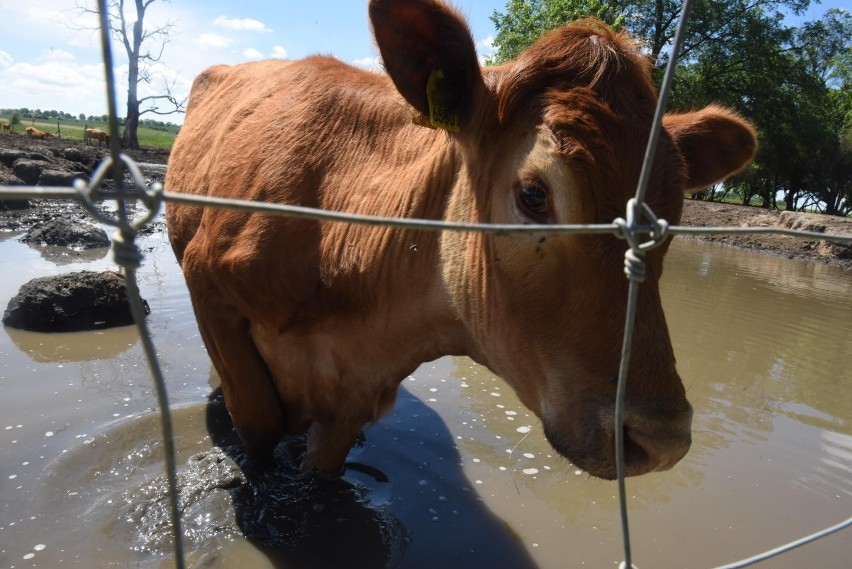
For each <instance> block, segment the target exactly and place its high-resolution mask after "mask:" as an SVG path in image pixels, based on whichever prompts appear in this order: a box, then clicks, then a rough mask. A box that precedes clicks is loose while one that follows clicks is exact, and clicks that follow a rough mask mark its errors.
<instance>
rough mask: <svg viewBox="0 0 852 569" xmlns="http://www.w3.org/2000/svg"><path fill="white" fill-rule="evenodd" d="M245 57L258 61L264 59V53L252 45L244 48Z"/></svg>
mask: <svg viewBox="0 0 852 569" xmlns="http://www.w3.org/2000/svg"><path fill="white" fill-rule="evenodd" d="M243 57H245V58H246V59H249V60H253V61H256V60H258V59H263V54H262V53H260V52H259V51H258V50H256V49H254V48H253V47H250V48H248V49H245V50H243Z"/></svg>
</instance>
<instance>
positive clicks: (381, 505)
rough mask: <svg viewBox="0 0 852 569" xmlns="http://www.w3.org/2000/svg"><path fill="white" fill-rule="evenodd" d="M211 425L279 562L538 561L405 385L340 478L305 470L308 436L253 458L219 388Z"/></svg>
mask: <svg viewBox="0 0 852 569" xmlns="http://www.w3.org/2000/svg"><path fill="white" fill-rule="evenodd" d="M207 425H208V430H209V432H210V435H211V438H212V442H213V444H214V445H216V446H217V447H219V448H220V449H222V450H223V451H224V453H225V454H226V455H227V456H228V457H229V458H230V459H231V460H233V461H234V462H236V464H238V465H239V467H240V469H241V470H242V474H243V476H244V478H243V480H242V482H241V483H238V484H235V485H234V486H233V487H232V488H231V489H230V495H231V499H232V501H233V507H234V511H235V522H236V524H237V525H238V526H239V529H240V531H241V533H242V534H243V535H244V536H245V537H246V538H247V539H248V540H249V541H251V542H252V543H253V544H254V545H255V546H256V547H258V548H259V549H260V550H261V551H263V552H264V553H265V555H266V556H267V557H268V558H269V559H270V561H271V562H272V563H273V565H274V566H275V567H282V568H284V567H286V568H288V569H290V568H306V569H307V568H311V569H314V568H338V567H364V568H379V567H400V568H403V567H404V568H420V567H423V568H426V567H469V568H475V567H507V568H527V567H535V564H534V563H533V561H532V559H531V557H530V556H529V554H528V553H527V551H526V550H525V549H524V547H523V546H522V544H521V543H520V542H519V541H518V539H517V537H516V536H515V535H514V534H513V533H512V531H511V530H510V529H509V528H508V527H507V526H506V525H505V524H504V523H503V522H502V521H501V520H499V519H498V518H497V517H496V516H494V514H492V513H491V512H490V511H489V510H488V509H487V508H486V507H485V505H484V504H483V503H482V502H481V500H480V499H479V498H478V496H477V495H476V493H475V492H473V491H472V489H471V486H470V483H469V481H468V480H467V479H466V478H465V475H464V473H463V472H462V470H461V467H460V457H459V455H458V452H457V450H456V449H455V446H454V444H453V439H452V436H451V434H450V432H449V430H448V429H447V427H446V425H445V424H444V423H443V421H442V420H441V419H440V417H439V416H438V415H437V414H436V413H435V412H434V411H432V410H431V409H430V408H429V407H427V406H426V405H424V404H423V403H422V402H421V401H420V400H419V399H417V398H416V397H414V396H413V395H411V394H410V393H408V392H407V391H405V390H403V389H400V392H399V398H398V401H397V404H396V407H395V409H394V411H393V413H392V414H390V415H389V416H387V417H385V418H384V419H383V420H382V421H380V422H379V423H377V424H375V425H372V426H370V427H368V428H367V429H365V431H364V433H363V438H362V440H361V441H360V443H359V444H358V446H357V447H356V448H355V449H354V450H353V451H352V452H351V453H350V455H349V460H348V461H347V464H346V469H345V473H344V475H343V476H342V477H340V478H327V477H323V476H319V475H316V474H313V475H304V474H301V473H300V472H299V471H298V464H299V462H300V458H301V456H302V454H303V453H304V450H305V441H304V437H299V438H294V439H290V440H286V441H284V442H282V443H281V444H279V446H278V447H277V449H276V451H275V457H274V459H273V464H272V465H271V466H270V467H268V468H266V469H264V470H262V471H260V470H257V469H255V468H253V467H252V466H251V464H250V463H249V462H248V461H247V460H246V457H245V454H244V451H243V447H242V445H241V444H240V442H239V439H238V437H237V435H236V433H235V431H234V429H233V426H232V424H231V421H230V418H229V417H228V414H227V411H226V410H225V406H224V403H223V400H222V397H221V394H220V390H217V391H216V392H214V394H213V396H211V398H210V402H209V404H208V407H207Z"/></svg>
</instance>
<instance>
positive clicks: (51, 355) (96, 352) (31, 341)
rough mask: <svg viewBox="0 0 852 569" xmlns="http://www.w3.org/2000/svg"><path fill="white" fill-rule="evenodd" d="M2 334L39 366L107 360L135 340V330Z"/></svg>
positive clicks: (16, 331)
mask: <svg viewBox="0 0 852 569" xmlns="http://www.w3.org/2000/svg"><path fill="white" fill-rule="evenodd" d="M4 331H5V332H6V334H7V335H8V336H9V338H10V339H11V340H12V342H13V343H14V344H15V346H16V347H17V348H18V349H19V350H20V351H21V352H23V353H25V354H26V355H27V356H29V358H30V359H31V360H32V361H34V362H39V363H52V362H58V363H62V362H83V361H91V360H109V359H112V358H115V357H117V356H119V355H121V354H123V353H124V352H126V351H127V350H129V349H130V348H131V347H133V346H134V345H135V344H136V342H137V341H138V340H139V331H138V330H137V328H136V326H121V327H118V328H113V329H111V330H110V331H109V332H108V333H105V332H104V331H102V330H98V331H94V332H64V333H55V334H44V333H41V332H28V331H26V330H19V329H17V328H9V327H5V328H4Z"/></svg>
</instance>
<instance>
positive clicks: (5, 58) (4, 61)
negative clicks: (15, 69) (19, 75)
mask: <svg viewBox="0 0 852 569" xmlns="http://www.w3.org/2000/svg"><path fill="white" fill-rule="evenodd" d="M14 62H15V60H14V59H13V58H12V56H11V55H9V54H8V53H6V52H5V51H0V67H9V66H10V65H12V63H14Z"/></svg>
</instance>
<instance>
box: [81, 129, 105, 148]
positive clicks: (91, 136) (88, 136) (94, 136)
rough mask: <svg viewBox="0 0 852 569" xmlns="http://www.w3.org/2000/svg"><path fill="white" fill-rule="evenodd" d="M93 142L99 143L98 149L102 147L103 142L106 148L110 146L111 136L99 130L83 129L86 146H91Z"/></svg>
mask: <svg viewBox="0 0 852 569" xmlns="http://www.w3.org/2000/svg"><path fill="white" fill-rule="evenodd" d="M92 140H97V141H98V148H100V147H101V143H102V142H103V143H104V145H105V146H109V134H108V133H106V132H104V131H102V130H101V129H99V128H86V129H83V141H84V142H85V143H86V144H89V142H91V141H92Z"/></svg>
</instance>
